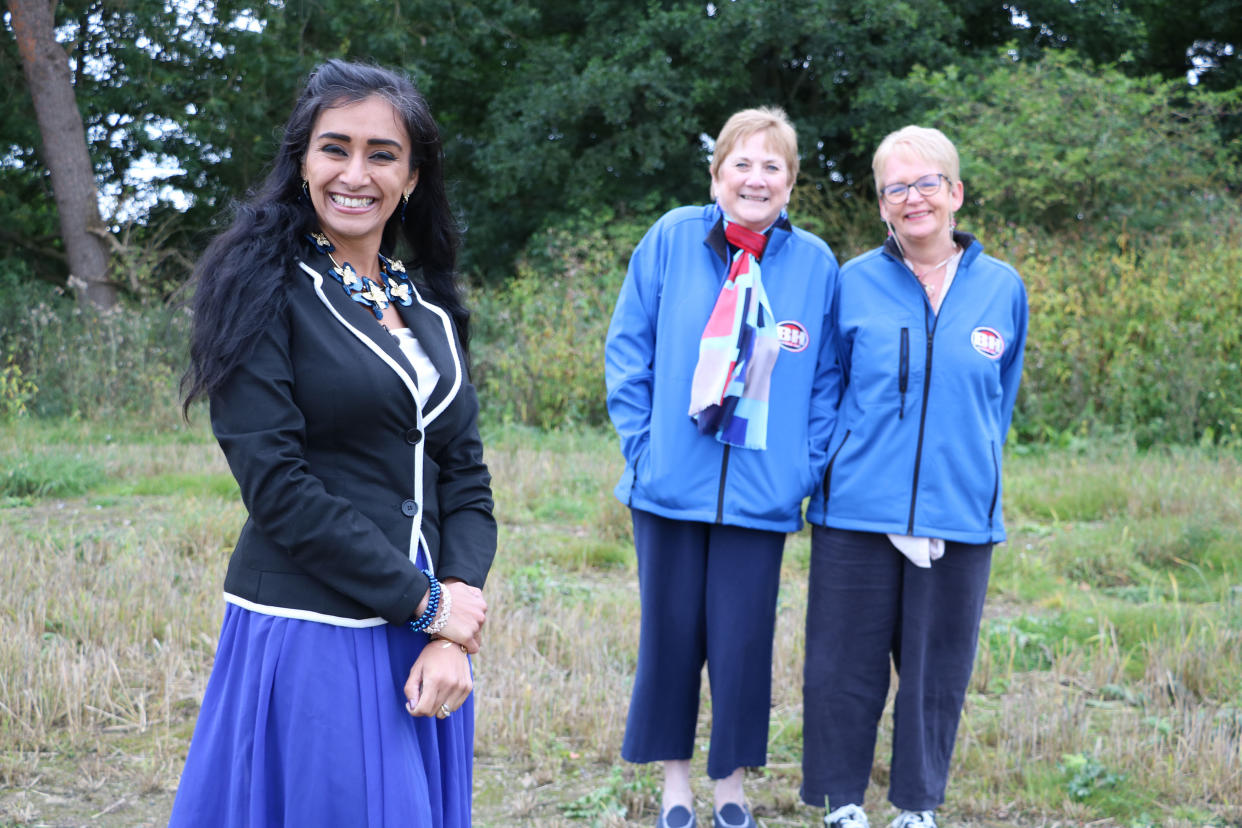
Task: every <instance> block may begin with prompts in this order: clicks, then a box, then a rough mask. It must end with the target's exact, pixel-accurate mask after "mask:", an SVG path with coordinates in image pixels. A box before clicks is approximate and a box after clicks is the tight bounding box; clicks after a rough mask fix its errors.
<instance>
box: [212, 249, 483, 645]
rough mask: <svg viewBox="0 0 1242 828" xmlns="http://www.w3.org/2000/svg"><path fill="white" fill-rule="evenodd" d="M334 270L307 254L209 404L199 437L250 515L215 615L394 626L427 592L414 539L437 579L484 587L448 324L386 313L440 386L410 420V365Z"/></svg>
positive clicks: (460, 383) (473, 413)
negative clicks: (214, 452) (219, 454)
mask: <svg viewBox="0 0 1242 828" xmlns="http://www.w3.org/2000/svg"><path fill="white" fill-rule="evenodd" d="M331 266H332V265H331V262H330V261H329V259H328V257H327V256H326V255H323V254H319V253H317V252H315V251H314V250H313V248H311V247H309V246H308V247H307V248H306V253H305V255H304V257H303V259H302V260H301V261H299V262H298V263H297V266H296V267H295V268H294V272H293V274H292V275H291V276H290V277H289V278H290V280H291V281H290V283H289V286H288V301H287V303H286V305H285V308H284V310H283V311H282V312H281V313H279V314H278V315H276V316H274V317H273V318H272V320H271V324H270V325H268V327H267V329H266V330H265V331H264V332H263V334H262V335H261V336H260V337H259V339H258V341H257V342H256V344H255V347H254V351H253V353H252V354H251V355H250V356H249V357H248V358H247V359H246V360H244V361H243V362H242V364H241V365H240V367H238V368H237V370H236V371H235V372H234V373H233V375H232V376H231V377H230V378H229V380H228V381H227V382H226V383H225V384H224V385H223V387H221V388H220V389H219V390H218V391H217V392H216V393H214V394H212V395H211V424H212V429H213V430H214V432H215V435H216V439H217V440H218V441H219V443H220V447H221V448H222V449H223V450H224V454H225V457H226V458H227V460H228V463H229V468H230V469H231V470H232V472H233V476H234V477H236V478H237V482H238V484H239V485H240V487H241V495H242V500H243V501H244V503H245V505H246V508H247V510H249V513H250V515H249V518H248V519H247V521H246V523H245V525H244V526H243V527H242V530H241V535H240V537H239V538H238V540H237V546H236V548H235V549H234V551H233V555H232V558H231V559H230V561H229V567H228V573H227V575H226V576H225V580H224V592H225V600H227V601H230V602H232V603H235V604H238V605H241V606H244V607H247V608H249V609H253V610H257V611H259V612H264V613H268V614H273V615H281V616H286V617H293V618H306V619H311V620H317V621H325V622H327V623H332V624H340V625H345V626H359V627H361V626H374V625H378V624H382V623H384V622H385V621H388V622H392V623H394V624H402V623H404V622H406V621H407V620H409V619H410V618H411V617H412V616H413V615H414V614H415V611H416V610H417V608H418V604H419V602H420V601H421V600H422V597H423V595H424V594H425V593H426V591H427V587H428V580H427V578H426V576H425V575H423V574H422V572H420V571H419V569H418V568H417V567H416V566H415V565H414V558H415V554H416V552H417V549H418V544H419V542H420V540H421V541H422V542H423V545H424V548H425V549H426V550H427V554H428V556H429V558H430V560H431V563H432V565H433V569H434V572H435V575H436V577H438V578H441V579H443V578H450V577H456V578H461V579H462V580H464V581H466V582H467V583H470V584H472V585H474V586H477V587H482V586H483V582H484V580H485V579H486V576H487V571H488V568H489V567H490V566H491V562H492V558H493V556H494V554H495V550H496V522H495V520H494V518H493V517H492V493H491V475H490V474H489V473H488V470H487V466H486V465H485V464H484V462H483V446H482V443H481V441H480V439H479V431H478V411H479V405H478V399H477V397H476V396H475V391H474V387H473V386H472V385H471V384H470V380H469V378H468V377H467V376H466V367H465V360H464V358H463V355H462V350H461V345H460V343H459V342H458V341H457V337H456V332H455V328H454V326H453V324H452V321H451V318H450V317H449V315H448V314H447V313H446V312H445V311H444V310H443V309H442V308H440V307H438V306H436V305H434V304H432V303H430V302H428V301H427V300H425V299H424V298H423V297H421V296H419V295H418V294H417V292H415V295H414V301H413V304H412V305H411V306H410V307H399V308H398V310H399V312H400V314H401V317H402V319H403V320H404V321H405V323H406V324H407V325H408V326H409V327H410V330H411V331H412V332H413V333H414V335H415V336H416V337H417V338H418V341H419V343H420V344H421V345H422V346H423V349H424V350H425V351H426V352H427V356H428V357H429V358H430V360H431V362H432V363H433V364H434V365H435V366H436V369H437V370H438V371H439V372H440V379H439V381H438V382H437V383H436V386H435V389H434V390H433V391H432V393H431V396H430V398H429V399H428V400H427V403H426V405H425V407H424V410H422V411H420V410H419V407H418V403H417V397H416V396H415V389H416V387H417V386H416V381H417V380H416V376H415V372H414V368H413V366H411V365H410V363H409V362H408V361H407V360H406V358H405V356H404V355H403V354H402V352H401V349H400V348H399V347H398V345H397V343H396V341H395V340H394V339H393V337H392V336H391V335H390V334H389V333H388V332H387V331H385V330H384V328H383V327H382V326H381V325H380V324H379V322H378V321H377V320H376V319H375V317H374V316H373V315H372V314H371V311H370V310H369V309H367V308H366V307H364V306H362V305H360V304H358V303H356V302H354V301H352V300H351V299H350V298H349V297H348V296H347V295H346V294H345V292H344V290H343V289H342V288H341V286H340V284H339V283H338V282H336V281H335V280H334V279H333V278H332V277H331V276H330V275H329V269H330V268H331ZM256 278H257V277H256ZM272 278H279V277H276V276H273V277H272Z"/></svg>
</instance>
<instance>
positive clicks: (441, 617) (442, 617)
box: [423, 584, 453, 635]
mask: <svg viewBox="0 0 1242 828" xmlns="http://www.w3.org/2000/svg"><path fill="white" fill-rule="evenodd" d="M452 610H453V593H452V592H451V591H450V590H449V588H448V585H447V584H446V585H445V587H444V589H443V590H442V591H441V593H440V612H439V614H438V615H436V620H434V621H432V622H431V623H430V624H429V625H428V626H427V629H425V630H423V632H425V633H427V635H435V634H436V633H438V632H440V631H441V630H443V629H444V628H445V627H446V626H448V621H449V613H450V612H452Z"/></svg>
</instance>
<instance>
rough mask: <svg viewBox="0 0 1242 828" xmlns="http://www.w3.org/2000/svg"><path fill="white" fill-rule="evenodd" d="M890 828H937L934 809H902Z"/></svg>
mask: <svg viewBox="0 0 1242 828" xmlns="http://www.w3.org/2000/svg"><path fill="white" fill-rule="evenodd" d="M888 828H937V827H936V814H935V813H934V812H933V811H902V812H901V815H900V816H898V817H897V818H896V819H894V820H893V822H892V824H891V825H889V826H888Z"/></svg>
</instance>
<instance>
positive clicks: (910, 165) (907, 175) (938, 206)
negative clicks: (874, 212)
mask: <svg viewBox="0 0 1242 828" xmlns="http://www.w3.org/2000/svg"><path fill="white" fill-rule="evenodd" d="M937 174H945V171H944V170H941V169H939V168H938V167H937V166H936V165H935V164H933V163H932V162H930V161H926V160H924V159H922V158H920V157H919V156H917V155H915V154H914V153H912V152H910V151H909V150H906V149H902V148H898V149H896V150H895V151H894V152H893V154H892V155H890V156H889V158H888V160H887V161H886V162H885V164H884V171H883V173H882V174H880V175H879V176H877V183H878V184H879V186H880V189H881V190H882V189H883V188H885V187H888V186H890V185H893V184H913V183H914V182H916V181H918V180H919V179H921V178H923V177H924V176H928V175H931V176H935V175H937ZM945 177H946V178H949V177H948V176H947V175H945ZM962 192H963V190H962V182H961V181H953V180H952V178H949V180H948V181H947V182H946V181H945V179H944V178H942V179H940V189H939V190H937V191H936V192H935V193H933V194H932V195H930V196H925V195H923V194H922V193H920V192H919V190H918V188H917V187H913V186H912V187H910V188H909V190H908V191H907V197H906V200H905V201H904V202H901V203H900V204H890V203H889V202H888V201H886V200H885V199H884V198H883V196H881V197H880V216H881V218H883V219H884V220H885V221H887V222H888V223H889V224H890V225H892V228H893V232H894V233H896V234H897V239H898V241H900V242H901V244H902V246H903V247H910V246H912V245H913V246H921V245H927V244H938V243H940V242H941V241H942V240H943V241H946V242H947V241H948V240H949V239H950V233H951V229H950V228H951V226H952V223H953V214H954V213H956V212H957V211H958V210H959V209H961V206H962Z"/></svg>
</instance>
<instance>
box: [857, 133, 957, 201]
mask: <svg viewBox="0 0 1242 828" xmlns="http://www.w3.org/2000/svg"><path fill="white" fill-rule="evenodd" d="M898 150H904V151H906V152H908V153H910V154H911V155H913V156H914V157H916V158H919V159H921V160H923V161H926V162H927V163H929V164H931V165H933V166H935V167H937V168H938V169H939V170H940V172H942V173H944V174H945V175H946V176H948V178H949V182H950V183H953V182H957V181H960V180H961V176H962V171H961V163H960V161H959V160H958V157H957V147H955V146H953V142H952V141H950V140H949V139H948V138H947V137H946V136H945V134H944V133H943V132H941V131H940V130H938V129H936V128H935V127H921V126H905V127H902V128H901V129H899V130H897V131H896V132H890V133H889V134H888V135H886V136H884V140H883V141H881V142H880V146H879V147H877V148H876V151H875V156H874V157H873V158H872V159H871V172H872V174H873V175H874V176H875V191H876V193H879V192H880V191H881V190H882V189H884V182H883V181H881V180H880V176H881V175H883V174H884V166H885V165H886V164H887V163H888V159H889V158H892V157H893V155H894V154H895V153H896V152H897V151H898Z"/></svg>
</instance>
